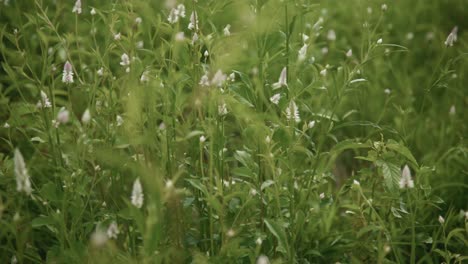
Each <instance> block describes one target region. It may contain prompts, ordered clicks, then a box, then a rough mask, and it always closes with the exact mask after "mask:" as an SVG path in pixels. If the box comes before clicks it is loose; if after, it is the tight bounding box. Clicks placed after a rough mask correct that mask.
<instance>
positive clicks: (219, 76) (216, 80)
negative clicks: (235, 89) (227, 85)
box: [211, 70, 227, 87]
mask: <svg viewBox="0 0 468 264" xmlns="http://www.w3.org/2000/svg"><path fill="white" fill-rule="evenodd" d="M226 79H227V76H226V74H224V73H223V72H222V71H221V70H218V71H217V72H216V73H215V75H214V76H213V79H212V80H211V83H212V84H214V85H216V86H218V87H221V86H223V84H224V82H226Z"/></svg>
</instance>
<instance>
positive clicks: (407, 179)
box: [400, 165, 414, 189]
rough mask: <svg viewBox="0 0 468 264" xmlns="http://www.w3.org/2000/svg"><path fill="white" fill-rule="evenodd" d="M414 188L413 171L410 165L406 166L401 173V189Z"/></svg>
mask: <svg viewBox="0 0 468 264" xmlns="http://www.w3.org/2000/svg"><path fill="white" fill-rule="evenodd" d="M404 188H414V181H413V179H412V178H411V171H410V168H409V167H408V165H405V167H404V168H403V170H402V171H401V179H400V189H404Z"/></svg>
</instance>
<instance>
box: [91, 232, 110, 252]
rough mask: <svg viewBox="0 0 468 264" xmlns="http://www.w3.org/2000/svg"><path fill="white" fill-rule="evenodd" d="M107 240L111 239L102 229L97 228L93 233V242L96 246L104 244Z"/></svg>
mask: <svg viewBox="0 0 468 264" xmlns="http://www.w3.org/2000/svg"><path fill="white" fill-rule="evenodd" d="M107 240H109V237H108V236H107V234H106V233H104V232H103V231H102V230H97V229H96V231H94V233H93V234H92V235H91V244H92V245H93V246H94V247H96V248H98V247H102V246H104V245H105V244H106V243H107Z"/></svg>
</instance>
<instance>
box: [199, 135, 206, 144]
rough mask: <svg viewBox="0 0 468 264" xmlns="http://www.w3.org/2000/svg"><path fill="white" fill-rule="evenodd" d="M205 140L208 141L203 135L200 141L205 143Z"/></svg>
mask: <svg viewBox="0 0 468 264" xmlns="http://www.w3.org/2000/svg"><path fill="white" fill-rule="evenodd" d="M205 141H206V137H205V136H203V135H202V136H201V137H200V143H204V142H205Z"/></svg>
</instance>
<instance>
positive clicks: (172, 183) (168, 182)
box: [166, 180, 174, 189]
mask: <svg viewBox="0 0 468 264" xmlns="http://www.w3.org/2000/svg"><path fill="white" fill-rule="evenodd" d="M172 187H174V182H173V181H172V180H167V182H166V189H172Z"/></svg>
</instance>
